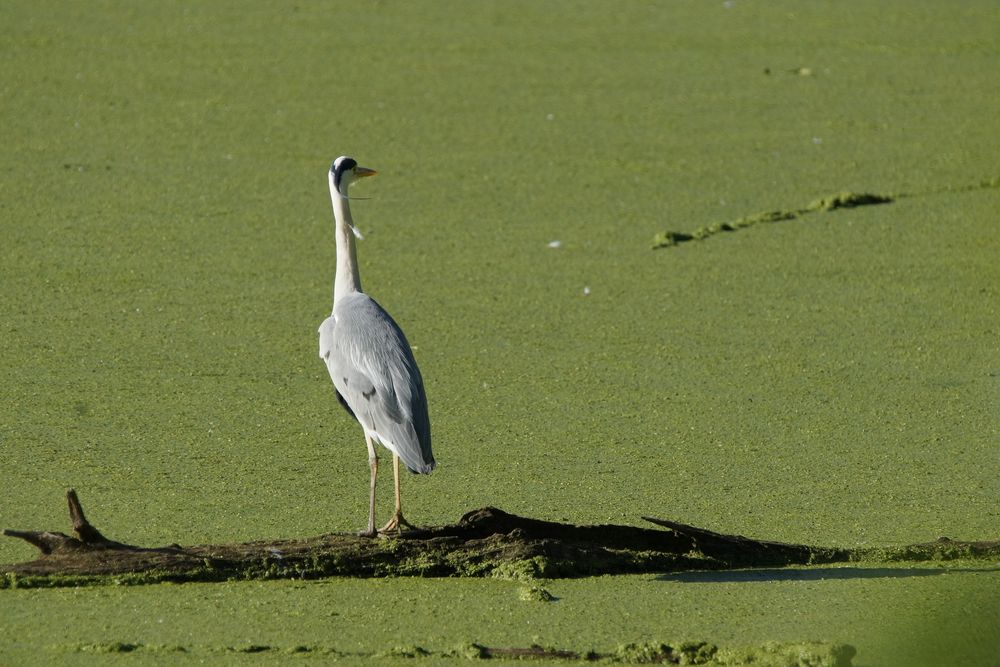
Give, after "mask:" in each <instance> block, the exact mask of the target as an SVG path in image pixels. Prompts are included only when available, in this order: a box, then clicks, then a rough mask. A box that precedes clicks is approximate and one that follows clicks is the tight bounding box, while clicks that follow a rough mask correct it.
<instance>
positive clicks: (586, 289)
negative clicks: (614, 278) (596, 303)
mask: <svg viewBox="0 0 1000 667" xmlns="http://www.w3.org/2000/svg"><path fill="white" fill-rule="evenodd" d="M583 295H584V296H590V288H589V287H587V286H584V288H583Z"/></svg>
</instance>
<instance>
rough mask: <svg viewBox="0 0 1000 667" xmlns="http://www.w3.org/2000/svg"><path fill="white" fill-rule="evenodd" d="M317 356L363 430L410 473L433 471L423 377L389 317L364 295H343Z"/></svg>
mask: <svg viewBox="0 0 1000 667" xmlns="http://www.w3.org/2000/svg"><path fill="white" fill-rule="evenodd" d="M320 356H321V357H323V358H324V359H325V361H326V364H327V369H328V370H329V371H330V377H331V379H332V380H333V384H334V386H336V388H337V392H338V393H339V394H340V395H341V397H342V398H343V400H344V401H345V402H346V403H347V406H348V407H349V408H350V411H351V412H352V413H353V414H354V416H355V418H356V419H357V420H358V421H359V422H360V423H361V425H362V427H364V429H365V430H366V431H368V432H369V433H370V434H372V435H374V436H375V438H376V439H377V440H378V441H379V442H381V443H382V444H383V445H385V446H386V447H387V448H388V449H390V450H392V451H394V452H395V453H396V454H398V455H399V458H400V459H402V460H403V463H405V464H406V467H407V468H409V469H410V470H412V471H414V472H420V473H428V472H430V471H431V470H433V468H434V465H435V462H434V455H433V453H432V451H431V428H430V418H429V415H428V412H427V397H426V394H425V393H424V383H423V378H422V377H421V376H420V369H419V368H417V364H416V361H415V360H414V359H413V352H412V351H411V350H410V345H409V343H408V342H407V340H406V336H405V335H404V334H403V332H402V330H401V329H400V328H399V326H398V325H397V324H396V323H395V322H394V321H393V319H392V318H391V317H390V316H389V314H388V313H386V312H385V310H383V309H382V307H381V306H379V305H378V304H377V303H376V302H375V301H374V300H373V299H371V298H370V297H368V296H367V295H365V294H360V293H359V294H353V295H350V296H348V297H344V298H343V299H341V300H340V301H338V302H337V305H336V307H335V308H334V314H333V316H331V317H330V318H327V320H326V321H325V322H323V325H322V326H321V327H320Z"/></svg>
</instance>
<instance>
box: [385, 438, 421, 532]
mask: <svg viewBox="0 0 1000 667" xmlns="http://www.w3.org/2000/svg"><path fill="white" fill-rule="evenodd" d="M392 479H393V483H394V484H395V487H396V511H395V513H394V514H393V515H392V518H391V519H389V522H388V523H387V524H385V525H384V526H382V529H381V530H379V532H380V533H390V532H392V531H396V533H401V532H403V528H413V525H411V524H410V522H409V521H407V520H406V519H404V518H403V505H402V503H401V502H400V500H399V457H398V456H396V455H395V454H393V455H392Z"/></svg>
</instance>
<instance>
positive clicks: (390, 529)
mask: <svg viewBox="0 0 1000 667" xmlns="http://www.w3.org/2000/svg"><path fill="white" fill-rule="evenodd" d="M403 528H408V529H410V530H413V528H414V526H413V524H411V523H410V522H409V521H407V520H406V519H404V518H403V513H402V512H396V514H395V515H393V517H392V518H391V519H389V522H388V523H386V524H385V525H384V526H382V527H381V528H380V529H379V531H378V532H379V533H380V534H382V535H385V534H388V533H396V534H397V535H398V534H400V533H402V532H403Z"/></svg>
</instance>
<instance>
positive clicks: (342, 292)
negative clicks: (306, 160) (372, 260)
mask: <svg viewBox="0 0 1000 667" xmlns="http://www.w3.org/2000/svg"><path fill="white" fill-rule="evenodd" d="M330 199H331V200H332V201H333V217H334V218H336V220H337V225H336V240H337V274H336V277H335V278H334V281H333V304H334V305H337V301H338V300H339V299H340V298H341V297H344V296H347V295H348V294H352V293H354V292H360V291H361V276H360V275H358V252H357V249H356V248H355V247H354V233H353V232H352V231H351V226H352V225H353V224H354V220H353V218H351V206H350V204H348V203H347V197H345V196H343V195H342V194H340V193H339V192H338V191H337V188H336V187H334V184H333V174H331V175H330Z"/></svg>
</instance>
